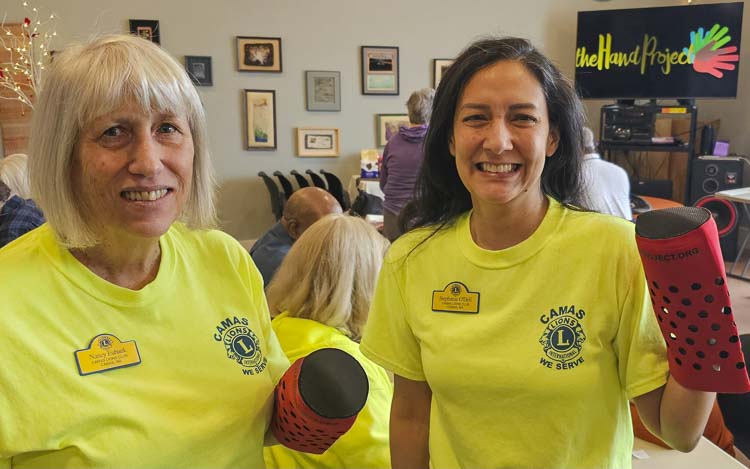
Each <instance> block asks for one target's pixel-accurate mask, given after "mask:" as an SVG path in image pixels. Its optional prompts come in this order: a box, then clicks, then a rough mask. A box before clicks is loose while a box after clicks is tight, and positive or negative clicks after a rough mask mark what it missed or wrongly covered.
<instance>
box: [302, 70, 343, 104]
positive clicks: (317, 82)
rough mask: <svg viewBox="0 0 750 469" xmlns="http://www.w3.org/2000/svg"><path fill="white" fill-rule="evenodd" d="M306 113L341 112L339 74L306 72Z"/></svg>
mask: <svg viewBox="0 0 750 469" xmlns="http://www.w3.org/2000/svg"><path fill="white" fill-rule="evenodd" d="M305 83H306V85H307V87H306V88H307V110H308V111H340V110H341V72H323V71H307V72H305Z"/></svg>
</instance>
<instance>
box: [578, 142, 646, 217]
mask: <svg viewBox="0 0 750 469" xmlns="http://www.w3.org/2000/svg"><path fill="white" fill-rule="evenodd" d="M583 148H584V154H583V156H582V157H581V158H582V160H583V162H582V164H581V167H582V172H583V184H582V189H583V190H582V193H581V201H582V202H583V204H584V206H585V207H586V208H588V209H591V210H594V211H596V212H599V213H608V214H610V215H614V216H616V217H620V218H624V219H626V220H632V219H633V212H632V210H631V208H630V180H629V179H628V173H626V172H625V170H624V169H622V168H621V167H619V166H617V165H616V164H614V163H610V162H609V161H604V160H603V159H602V158H601V156H600V155H599V153H598V152H597V151H596V145H595V144H594V132H592V131H591V129H589V128H588V127H584V128H583Z"/></svg>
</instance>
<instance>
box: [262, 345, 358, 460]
mask: <svg viewBox="0 0 750 469" xmlns="http://www.w3.org/2000/svg"><path fill="white" fill-rule="evenodd" d="M368 392H369V382H368V380H367V375H366V374H365V370H364V369H362V366H361V365H360V364H359V362H357V360H356V359H355V358H354V357H352V356H351V355H349V354H348V353H346V352H344V351H342V350H339V349H334V348H324V349H320V350H316V351H314V352H312V353H311V354H309V355H307V356H306V357H303V358H300V359H299V360H297V361H295V362H294V363H293V364H292V366H291V367H290V368H289V369H288V370H287V371H286V373H284V376H282V377H281V380H280V381H279V384H277V385H276V389H275V400H274V409H273V417H272V420H271V431H272V432H273V434H274V436H275V437H276V439H277V440H278V441H279V443H281V444H282V445H284V446H286V447H288V448H291V449H293V450H296V451H302V452H305V453H312V454H322V453H323V452H325V451H326V450H327V449H328V448H330V447H331V445H332V444H333V443H335V442H336V440H338V438H339V437H340V436H341V435H343V434H344V433H346V432H347V431H348V430H349V429H350V428H351V427H352V425H354V421H355V420H356V418H357V414H358V413H359V411H360V410H362V408H363V407H364V405H365V402H366V401H367V394H368Z"/></svg>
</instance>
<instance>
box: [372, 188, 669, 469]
mask: <svg viewBox="0 0 750 469" xmlns="http://www.w3.org/2000/svg"><path fill="white" fill-rule="evenodd" d="M469 217H470V214H469V213H467V214H464V215H462V216H460V217H459V218H458V219H457V220H456V221H455V223H454V224H453V225H451V226H450V227H448V228H445V229H443V230H441V231H440V232H439V233H437V234H436V235H434V236H432V237H431V238H429V239H427V240H426V241H425V242H424V243H423V244H421V245H419V246H417V245H418V244H419V242H420V241H422V240H424V239H425V238H426V237H427V236H428V235H429V233H431V231H430V230H425V229H422V230H417V231H415V232H411V233H409V234H407V235H406V236H404V237H403V238H400V239H399V240H398V241H397V242H396V243H395V244H394V245H393V246H392V247H391V249H390V251H389V253H388V255H387V258H386V262H385V264H384V267H383V269H382V271H381V274H380V279H379V283H378V287H377V290H376V295H375V299H374V302H373V305H372V308H371V312H370V317H369V320H368V323H367V326H366V328H365V334H364V338H363V340H362V344H361V349H362V352H363V353H364V354H365V355H366V356H367V357H369V358H371V359H372V360H373V361H374V362H376V363H379V364H381V365H383V366H384V367H385V368H387V369H389V370H391V371H393V372H394V373H395V374H398V375H400V376H403V377H405V378H408V379H411V380H418V381H427V383H428V384H429V386H430V388H431V389H432V393H433V399H432V407H431V416H430V442H429V445H430V457H431V465H432V467H434V468H453V467H514V468H541V467H545V468H546V467H549V468H552V467H554V468H600V469H601V468H618V469H621V468H627V467H630V464H631V456H630V452H631V449H632V442H633V431H632V428H631V421H630V414H629V409H628V399H630V398H633V397H635V396H639V395H641V394H644V393H646V392H649V391H652V390H653V389H656V388H658V387H659V386H662V385H663V384H665V382H666V378H667V373H668V367H667V361H666V351H665V345H664V340H663V338H662V336H661V334H660V332H659V328H658V325H657V323H656V320H655V318H654V313H653V311H652V308H651V304H650V301H649V298H648V293H647V290H646V283H645V278H644V275H643V271H642V267H641V262H640V258H639V256H638V252H637V249H636V246H635V242H634V228H633V224H632V223H630V222H627V221H625V220H621V219H618V218H615V217H611V216H607V215H600V214H596V213H588V212H578V211H573V210H569V209H567V208H564V207H562V206H561V205H560V204H559V203H558V202H556V201H554V200H551V199H550V205H549V209H548V210H547V214H546V216H545V218H544V220H543V221H542V223H541V224H540V226H539V227H538V228H537V230H536V231H535V232H534V233H533V234H532V235H531V236H530V237H529V238H528V239H526V240H525V241H523V242H522V243H520V244H518V245H516V246H513V247H511V248H508V249H504V250H500V251H488V250H484V249H482V248H480V247H478V246H477V245H476V244H475V243H474V241H473V240H472V238H471V234H470V232H469ZM415 246H417V247H416V248H415ZM412 250H413V251H412Z"/></svg>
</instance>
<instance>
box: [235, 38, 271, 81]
mask: <svg viewBox="0 0 750 469" xmlns="http://www.w3.org/2000/svg"><path fill="white" fill-rule="evenodd" d="M237 70H238V71H240V72H271V73H281V38H280V37H248V36H237Z"/></svg>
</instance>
